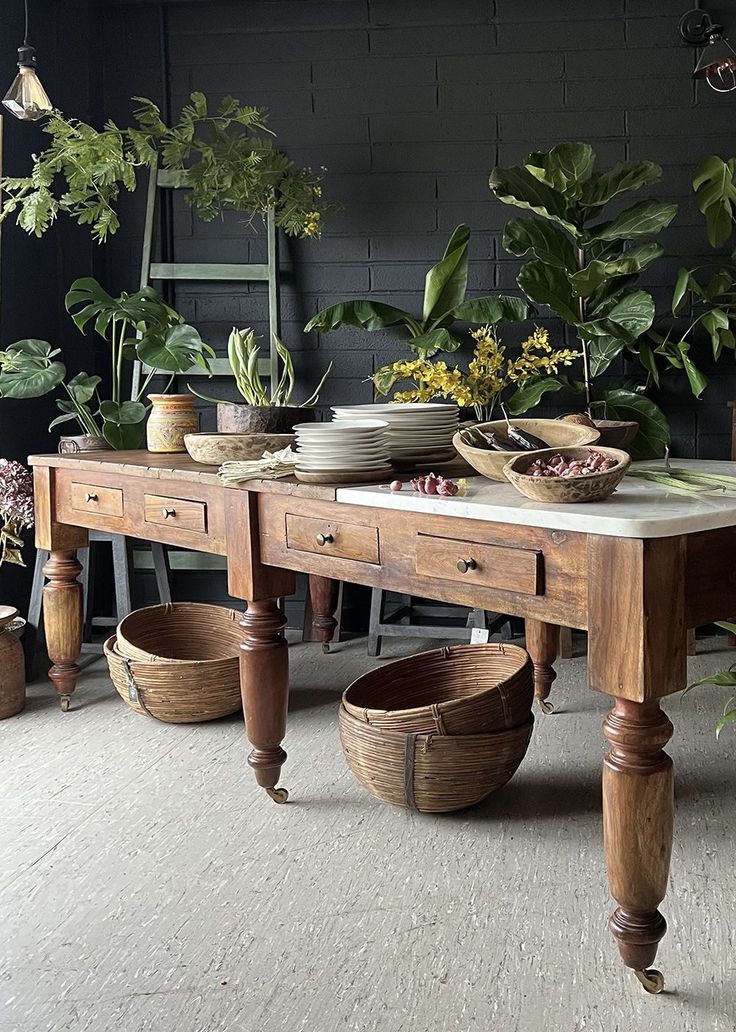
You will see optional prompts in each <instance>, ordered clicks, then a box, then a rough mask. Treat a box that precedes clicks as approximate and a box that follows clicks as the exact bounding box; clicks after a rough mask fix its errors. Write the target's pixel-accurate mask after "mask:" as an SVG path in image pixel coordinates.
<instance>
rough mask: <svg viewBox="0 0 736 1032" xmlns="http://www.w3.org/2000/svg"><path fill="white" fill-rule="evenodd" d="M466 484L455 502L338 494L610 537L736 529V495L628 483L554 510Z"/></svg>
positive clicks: (361, 490)
mask: <svg viewBox="0 0 736 1032" xmlns="http://www.w3.org/2000/svg"><path fill="white" fill-rule="evenodd" d="M671 463H672V465H673V466H675V467H687V468H690V469H698V470H703V471H704V472H713V473H726V474H728V475H730V476H736V462H716V461H713V460H709V459H672V460H671ZM635 465H636V464H635ZM639 465H644V466H653V465H662V463H659V462H657V463H655V462H646V463H639ZM466 483H467V493H466V494H465V495H464V496H457V497H455V498H438V497H436V496H432V497H427V496H424V495H420V494H417V493H416V492H415V491H412V490H411V489H410V488H409V486H408V485H405V486H404V490H403V491H401V492H396V493H393V492H391V491H390V490H389V488H388V486H383V485H382V486H380V487H376V486H371V487H346V488H341V489H339V490H338V491H337V501H338V502H345V503H346V504H348V505H371V506H376V507H377V508H381V509H401V510H404V511H406V512H426V513H437V514H441V515H445V516H454V517H460V518H461V519H469V520H485V521H489V522H491V523H515V524H519V525H523V526H526V527H545V528H547V529H549V530H570V531H580V532H581V533H584V534H602V535H604V536H609V537H630V538H657V537H675V536H677V535H678V534H694V533H696V532H698V531H701V530H714V529H715V528H718V527H731V526H736V493H733V494H716V493H709V494H705V495H692V496H685V495H682V494H677V493H675V492H672V491H668V490H667V488H665V487H661V486H660V485H659V484H654V483H651V482H649V481H644V480H635V479H633V478H631V477H625V478H624V480H623V482H622V483H621V485H620V486H619V487H618V488H617V490H616V491H615V493H614V494H613V495H611V497H610V498H607V499H606V500H605V501H602V502H587V503H582V504H574V505H550V504H546V503H544V502H535V501H531V500H530V499H528V498H525V497H524V496H523V495H521V494H519V492H518V491H517V490H516V489H515V488H513V487H512V486H511V484H501V483H496V482H494V481H492V480H486V479H485V477H468V478H467V481H466Z"/></svg>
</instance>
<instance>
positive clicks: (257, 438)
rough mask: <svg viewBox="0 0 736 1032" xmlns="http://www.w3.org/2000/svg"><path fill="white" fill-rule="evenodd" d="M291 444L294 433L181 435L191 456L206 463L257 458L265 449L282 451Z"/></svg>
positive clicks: (217, 463) (218, 464) (208, 464)
mask: <svg viewBox="0 0 736 1032" xmlns="http://www.w3.org/2000/svg"><path fill="white" fill-rule="evenodd" d="M293 443H294V434H186V436H185V437H184V445H185V447H186V449H187V451H188V452H189V455H190V457H191V458H193V459H194V461H195V462H201V463H203V464H204V465H206V466H220V465H221V464H222V463H223V462H234V461H239V462H245V461H247V460H248V459H260V458H261V456H262V455H263V453H264V452H266V451H270V452H273V451H281V450H282V448H288V447H289V446H290V445H292V444H293Z"/></svg>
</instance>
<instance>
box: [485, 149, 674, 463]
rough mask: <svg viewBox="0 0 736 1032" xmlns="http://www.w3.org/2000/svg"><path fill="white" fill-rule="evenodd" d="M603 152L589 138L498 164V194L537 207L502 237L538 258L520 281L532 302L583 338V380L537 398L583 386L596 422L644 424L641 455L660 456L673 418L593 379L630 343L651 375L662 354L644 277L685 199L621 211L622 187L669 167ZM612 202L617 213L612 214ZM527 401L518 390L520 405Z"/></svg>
mask: <svg viewBox="0 0 736 1032" xmlns="http://www.w3.org/2000/svg"><path fill="white" fill-rule="evenodd" d="M595 160H596V157H595V153H594V151H593V148H592V147H591V146H590V145H589V144H587V143H562V144H559V145H557V146H556V147H553V148H552V149H551V150H550V151H548V152H546V153H536V154H530V155H529V156H528V157H527V158H525V160H524V163H523V165H522V166H521V167H514V168H500V167H499V168H494V169H493V171H492V172H491V176H490V187H491V190H492V191H493V193H494V194H495V195H496V197H498V199H499V200H501V201H503V203H504V204H510V205H513V206H515V207H517V208H522V209H524V210H526V211H527V212H531V213H532V216H531V217H525V218H515V219H511V220H510V222H508V223H507V225H506V229H505V231H504V236H503V246H504V247H505V249H506V250H507V251H509V252H510V253H511V254H514V255H516V256H518V257H526V256H530V260H529V261H527V262H526V264H525V265H524V266H523V267H522V269H521V271H520V272H519V275H518V277H517V282H518V284H519V286H520V287H521V289H522V290H523V291H524V293H525V294H526V296H527V297H528V298H529V300H530V301H532V302H534V303H535V304H538V305H545V306H547V307H548V308H550V309H551V310H552V311H553V312H554V313H555V314H556V315H558V316H560V317H561V318H562V319H564V320H565V322H566V323H568V324H569V325H570V326H571V327H572V328H573V330H574V332H575V335H576V336H577V338H578V340H579V341H580V347H581V355H582V363H583V380H582V383H581V384H578V383H576V382H573V381H570V380H569V379H567V378H564V377H549V378H548V379H547V380H546V381H545V382H544V383H542V384H540V383H536V384H534V385H530V390H531V391H532V392H533V393H532V397H533V403H534V404H536V403H537V402H538V401H539V397H540V391H542V392H546V391H555V390H560V389H561V388H563V387H572V388H573V389H575V390H579V391H580V393H582V394H583V396H584V399H585V410H586V413H587V414H588V416H589V417H590V416H593V417H594V421H595V422H596V423H597V424H599V423H600V422H601V421H602V420H604V421H605V420H608V421H609V423H608V426H604V429H608V428H609V427H610V421H613V422H630V423H633V422H636V423H638V424H639V428H640V432H639V435H638V439H637V441H636V442H635V447H634V449H633V451H632V454H638V455H640V456H641V457H644V456H646V455H652V454H660V455H661V454H662V453H663V451H664V448H665V447H666V445H667V444H668V443H669V429H668V426H667V421H666V419H665V416H664V414H663V413H662V412H661V410H660V409H659V408H658V407H657V406H656V405H655V404H654V402H653V401H651V399H649V398H647V397H645V396H644V394H643V389H644V388H643V387H637V388H635V389H630V388H628V387H620V388H616V389H614V390H603V391H600V390H599V391H596V390H594V379H595V378H596V377H597V376H599V375H600V374H601V373H604V372H605V371H606V370H607V369H608V368H609V366H610V365H611V363H612V362H613V360H614V359H615V358H616V357H617V356H618V355H619V354H621V352H622V351H624V350H625V349H626V350H627V351H628V352H629V353H630V354H632V355H634V356H636V357H638V359H639V360H640V362H641V365H642V367H643V369H644V370H645V372H646V373H647V377H648V376H649V370H650V369H651V366H652V361H653V359H652V348H651V345H650V344H649V342H648V340H647V336H646V335H647V333H648V331H650V329H651V326H652V322H653V320H654V314H655V309H654V301H653V300H652V297H651V296H650V295H649V294H648V293H647V292H646V291H645V290H641V289H640V288H638V287H637V286H636V279H637V277H638V276H639V274H640V273H641V272H642V271H643V270H644V269H646V268H647V267H648V266H649V265H651V263H652V262H654V261H656V259H657V258H659V257H660V255H661V254H662V253H663V249H662V247H661V246H660V245H659V244H657V243H654V242H652V241H651V239H650V238H651V237H653V236H656V234H657V233H659V232H660V230H662V229H663V228H664V227H665V226H668V225H669V224H670V222H671V221H672V219H673V218H674V216H675V214H676V212H677V205H675V204H668V203H666V202H664V201H657V200H651V199H650V200H642V201H639V202H638V203H636V204H634V205H632V206H631V207H628V208H625V209H624V210H620V201H621V199H622V197H623V195H625V194H627V193H629V192H630V191H633V190H639V189H641V188H642V187H644V186H647V185H649V184H651V183H654V182H656V181H657V180H658V179H660V178H661V175H662V169H661V168H660V167H659V166H658V165H655V164H654V163H652V162H650V161H624V162H621V163H620V164H618V165H616V166H615V167H614V168H612V169H611V170H609V171H606V172H599V173H596V172H595V171H594V166H595ZM611 202H613V203H614V204H615V205H616V213H615V214H612V215H611V216H610V217H609V218H605V208H606V206H607V205H609V204H610V203H611ZM665 357H666V356H665ZM523 404H524V400H523V396H520V397H518V398H517V399H516V407H515V411H516V412H517V413H518V412H521V411H524V408H523Z"/></svg>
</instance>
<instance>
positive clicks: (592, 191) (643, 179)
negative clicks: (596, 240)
mask: <svg viewBox="0 0 736 1032" xmlns="http://www.w3.org/2000/svg"><path fill="white" fill-rule="evenodd" d="M661 178H662V168H661V166H659V165H655V164H654V162H653V161H621V162H619V164H618V165H614V167H613V168H612V169H611V170H610V171H609V172H601V173H599V174H598V175H594V176H591V178H590V179H589V180H588V181H587V182H586V183H585V185H584V186H583V189H582V191H581V193H580V197H579V198H578V203H579V204H581V205H582V206H583V207H584V208H600V207H602V206H603V205H604V204H607V203H608V202H609V201H611V200H613V198H614V197H618V195H619V194H622V193H627V192H628V191H629V190H639V189H641V187H642V186H649V185H650V184H651V183H656V182H657V181H658V180H660V179H661Z"/></svg>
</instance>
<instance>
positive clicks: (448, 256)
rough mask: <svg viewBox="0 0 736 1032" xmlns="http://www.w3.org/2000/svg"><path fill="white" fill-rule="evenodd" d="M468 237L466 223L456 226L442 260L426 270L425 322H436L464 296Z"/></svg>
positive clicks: (466, 285) (466, 280) (466, 275)
mask: <svg viewBox="0 0 736 1032" xmlns="http://www.w3.org/2000/svg"><path fill="white" fill-rule="evenodd" d="M469 241H470V227H469V226H465V225H460V226H458V227H457V229H455V231H454V232H453V234H452V236H451V237H450V240H449V242H448V244H447V247H446V248H445V253H444V255H443V256H442V260H441V261H440V262H438V263H437V265H434V266H432V268H431V269H430V270H429V272H428V273H427V275H426V277H425V279H424V306H423V310H422V318H423V319H424V322H425V323H428V322H438V321H439V320H440V319H442V318H443V316H445V315H447V313H448V312H450V311H451V310H452V309H453V308H454V307H455V305H459V304H460V302H461V301H462V300H463V299H464V298H465V291H466V290H467V287H468V243H469Z"/></svg>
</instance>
